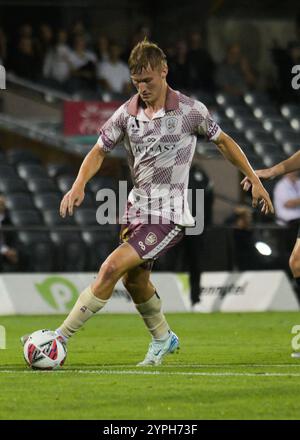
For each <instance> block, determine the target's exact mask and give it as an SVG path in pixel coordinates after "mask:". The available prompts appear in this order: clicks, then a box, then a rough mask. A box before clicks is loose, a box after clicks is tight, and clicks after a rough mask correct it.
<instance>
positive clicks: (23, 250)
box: [17, 230, 56, 272]
mask: <svg viewBox="0 0 300 440" xmlns="http://www.w3.org/2000/svg"><path fill="white" fill-rule="evenodd" d="M17 242H18V249H19V251H20V255H21V257H22V261H23V264H24V268H23V270H24V271H28V272H51V271H53V270H55V265H54V263H55V261H56V258H55V250H54V246H53V244H52V242H51V239H50V236H49V233H48V232H39V231H22V230H20V231H19V232H18V234H17Z"/></svg>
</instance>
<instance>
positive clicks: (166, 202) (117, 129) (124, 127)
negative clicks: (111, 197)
mask: <svg viewBox="0 0 300 440" xmlns="http://www.w3.org/2000/svg"><path fill="white" fill-rule="evenodd" d="M129 69H130V74H131V79H132V82H133V85H134V86H135V87H136V89H137V94H136V95H134V96H133V97H132V98H131V99H129V100H128V101H127V102H125V104H123V105H121V107H120V108H119V109H118V110H116V112H115V113H114V114H113V115H112V116H111V118H110V119H109V120H108V121H107V122H106V123H105V124H104V126H103V127H102V129H101V131H100V136H99V139H98V141H97V143H96V145H95V146H94V147H93V148H92V149H91V151H90V152H89V153H88V154H87V156H86V157H85V159H84V161H83V163H82V165H81V167H80V170H79V173H78V176H77V178H76V180H75V182H74V184H73V186H72V188H71V190H70V191H69V192H68V193H67V194H66V195H65V196H64V197H63V199H62V202H61V206H60V214H61V216H62V217H65V216H66V215H67V214H69V215H72V214H73V211H74V207H76V206H80V204H81V203H82V201H83V199H84V189H85V186H86V184H87V182H88V181H89V179H91V177H92V176H94V174H96V173H97V172H98V170H99V169H100V167H101V164H102V162H103V159H104V157H105V155H106V154H108V153H109V152H110V151H112V150H113V148H114V147H115V146H116V145H117V144H118V143H120V142H123V144H124V147H125V149H126V151H127V154H128V158H129V163H130V168H131V172H132V178H133V182H134V187H133V189H132V191H131V193H130V194H129V197H128V206H127V212H126V218H127V219H128V223H127V224H126V225H123V227H122V229H121V240H122V244H120V246H119V247H117V248H116V249H115V250H114V251H113V252H112V253H111V254H110V255H109V256H108V257H107V259H106V260H105V262H104V263H103V264H102V266H101V267H100V270H99V273H98V276H97V278H96V280H95V281H94V282H93V283H92V284H91V285H90V286H88V287H87V288H86V289H85V290H84V291H83V292H82V293H81V294H80V296H79V298H78V300H77V302H76V304H75V305H74V307H73V309H72V310H71V312H70V314H69V315H68V316H67V318H66V319H65V321H64V322H63V323H62V325H61V326H60V327H59V328H58V329H57V330H56V332H57V334H58V335H59V336H60V337H61V338H62V339H63V340H64V341H65V342H66V341H67V340H68V338H70V337H71V336H72V335H74V334H75V333H76V332H77V330H78V329H79V328H80V327H82V326H83V324H84V323H85V322H86V321H87V320H88V319H89V318H90V317H91V316H93V315H94V314H95V313H96V312H98V311H99V310H100V309H102V308H103V307H104V306H105V304H106V303H107V301H108V300H109V298H110V296H111V295H112V292H113V289H114V286H115V284H116V283H117V281H118V280H119V279H120V278H122V280H123V283H124V286H125V287H126V289H127V290H128V292H129V293H130V295H131V297H132V300H133V302H134V304H135V306H136V309H137V310H138V312H139V313H140V315H141V317H142V319H143V320H144V323H145V325H146V327H147V329H148V330H149V332H150V334H151V336H152V341H151V343H150V345H149V349H148V352H147V354H146V356H145V359H144V360H143V361H142V362H140V363H139V364H138V365H139V366H146V365H158V364H160V363H161V362H162V359H163V357H164V356H165V355H166V354H168V353H172V352H174V351H175V350H176V349H177V348H178V347H179V340H178V337H177V336H176V334H175V333H174V332H173V331H172V330H171V329H170V327H169V325H168V322H167V320H166V318H165V316H164V315H163V313H162V304H161V299H160V297H159V295H158V293H157V292H156V289H155V287H154V285H153V284H152V282H151V281H150V272H151V266H152V262H153V261H154V260H155V259H156V258H158V257H159V256H160V255H162V254H164V253H165V252H166V251H167V250H168V249H170V248H171V247H172V246H174V245H175V244H176V243H177V242H178V241H179V240H181V238H182V237H183V235H184V229H185V227H186V226H192V225H194V219H193V217H192V216H191V214H190V211H189V207H188V204H187V191H186V189H187V185H188V177H189V169H190V166H191V163H192V158H193V155H194V151H195V147H196V141H197V134H198V133H203V134H205V135H206V136H207V138H208V139H209V140H211V141H213V142H214V143H215V144H216V145H217V147H218V148H219V149H220V151H221V152H222V153H223V154H224V156H225V157H226V158H227V159H228V160H230V161H231V162H232V163H233V164H234V165H235V166H237V167H238V168H239V169H240V170H241V171H242V172H243V173H244V175H246V176H247V177H248V179H249V181H250V182H251V184H252V197H253V206H257V205H258V204H259V203H261V210H262V211H263V212H264V213H268V212H273V206H272V202H271V200H270V198H269V195H268V193H267V192H266V190H265V189H264V187H263V186H262V184H261V182H260V180H259V178H258V177H257V176H256V174H255V173H254V171H253V169H252V168H251V166H250V165H249V162H248V160H247V158H246V156H245V155H244V153H243V152H242V150H241V149H240V147H239V146H238V145H237V144H236V143H235V142H234V141H233V140H232V139H231V138H230V137H229V136H227V135H226V134H225V133H224V132H222V130H221V128H220V127H219V126H218V125H217V124H216V123H215V122H214V121H213V119H212V118H211V116H210V114H209V112H208V110H207V108H206V107H205V105H204V104H202V103H201V102H199V101H197V100H195V99H192V98H189V97H187V96H185V95H183V94H181V93H180V92H177V91H174V90H172V89H171V88H170V87H169V86H168V84H167V81H166V77H167V73H168V67H167V60H166V56H165V54H164V52H163V51H162V50H161V49H160V48H159V47H158V46H157V45H156V44H154V43H152V42H149V41H147V40H145V41H143V42H140V43H138V44H137V45H136V46H135V47H134V48H133V50H132V52H131V54H130V57H129ZM170 200H173V202H174V203H173V204H172V203H170ZM149 206H150V208H149ZM149 216H150V217H151V221H150V222H149V221H148V220H149ZM154 218H155V219H156V220H158V221H153V219H154Z"/></svg>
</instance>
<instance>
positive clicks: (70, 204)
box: [59, 184, 84, 218]
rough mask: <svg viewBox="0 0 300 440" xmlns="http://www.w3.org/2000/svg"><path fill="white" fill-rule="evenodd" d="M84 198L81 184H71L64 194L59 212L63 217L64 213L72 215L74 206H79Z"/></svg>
mask: <svg viewBox="0 0 300 440" xmlns="http://www.w3.org/2000/svg"><path fill="white" fill-rule="evenodd" d="M83 199H84V189H83V188H82V187H81V186H79V185H78V186H77V185H75V184H74V185H73V186H72V188H71V189H70V191H68V192H67V194H65V195H64V197H63V199H62V201H61V204H60V209H59V213H60V215H61V216H62V217H63V218H65V216H66V214H67V213H68V214H69V215H73V210H74V206H80V205H81V203H82V201H83Z"/></svg>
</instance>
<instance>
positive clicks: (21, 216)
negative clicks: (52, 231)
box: [10, 209, 43, 228]
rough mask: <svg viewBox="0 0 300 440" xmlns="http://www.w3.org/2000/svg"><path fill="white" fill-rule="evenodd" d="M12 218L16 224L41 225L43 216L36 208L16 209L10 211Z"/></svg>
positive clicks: (19, 225) (20, 226)
mask: <svg viewBox="0 0 300 440" xmlns="http://www.w3.org/2000/svg"><path fill="white" fill-rule="evenodd" d="M10 219H11V222H12V224H13V225H14V226H18V227H19V228H22V226H41V224H43V222H42V216H41V214H40V213H39V212H38V211H37V210H34V209H24V210H23V209H16V210H11V211H10Z"/></svg>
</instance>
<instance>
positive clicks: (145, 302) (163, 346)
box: [122, 263, 179, 366]
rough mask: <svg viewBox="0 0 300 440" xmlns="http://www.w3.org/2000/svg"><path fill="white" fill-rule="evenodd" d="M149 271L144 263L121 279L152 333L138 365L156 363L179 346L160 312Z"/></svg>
mask: <svg viewBox="0 0 300 440" xmlns="http://www.w3.org/2000/svg"><path fill="white" fill-rule="evenodd" d="M145 266H146V267H145ZM147 266H148V267H147ZM150 273H151V272H150V268H149V265H148V264H147V263H146V265H145V264H144V265H141V266H139V267H136V268H134V269H131V270H129V271H128V272H127V273H126V274H125V275H124V276H123V279H122V281H123V284H124V286H125V287H126V289H127V290H128V292H129V293H130V295H131V297H132V299H133V301H134V303H135V306H136V309H137V311H138V312H139V313H140V315H141V317H142V319H143V321H144V323H145V325H146V327H147V329H148V330H149V332H150V334H151V335H152V342H151V343H150V345H149V349H148V352H147V354H146V356H145V359H144V360H143V362H140V363H139V364H138V366H147V365H158V364H160V363H161V362H162V359H163V357H164V356H165V355H166V354H168V353H173V352H174V351H175V350H177V349H178V347H179V341H178V338H177V336H176V335H175V333H173V332H172V331H171V330H170V327H169V325H168V323H167V320H166V318H165V316H164V314H163V313H162V303H161V299H160V297H159V295H158V294H157V292H156V289H155V287H154V285H153V284H152V283H151V281H150Z"/></svg>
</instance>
